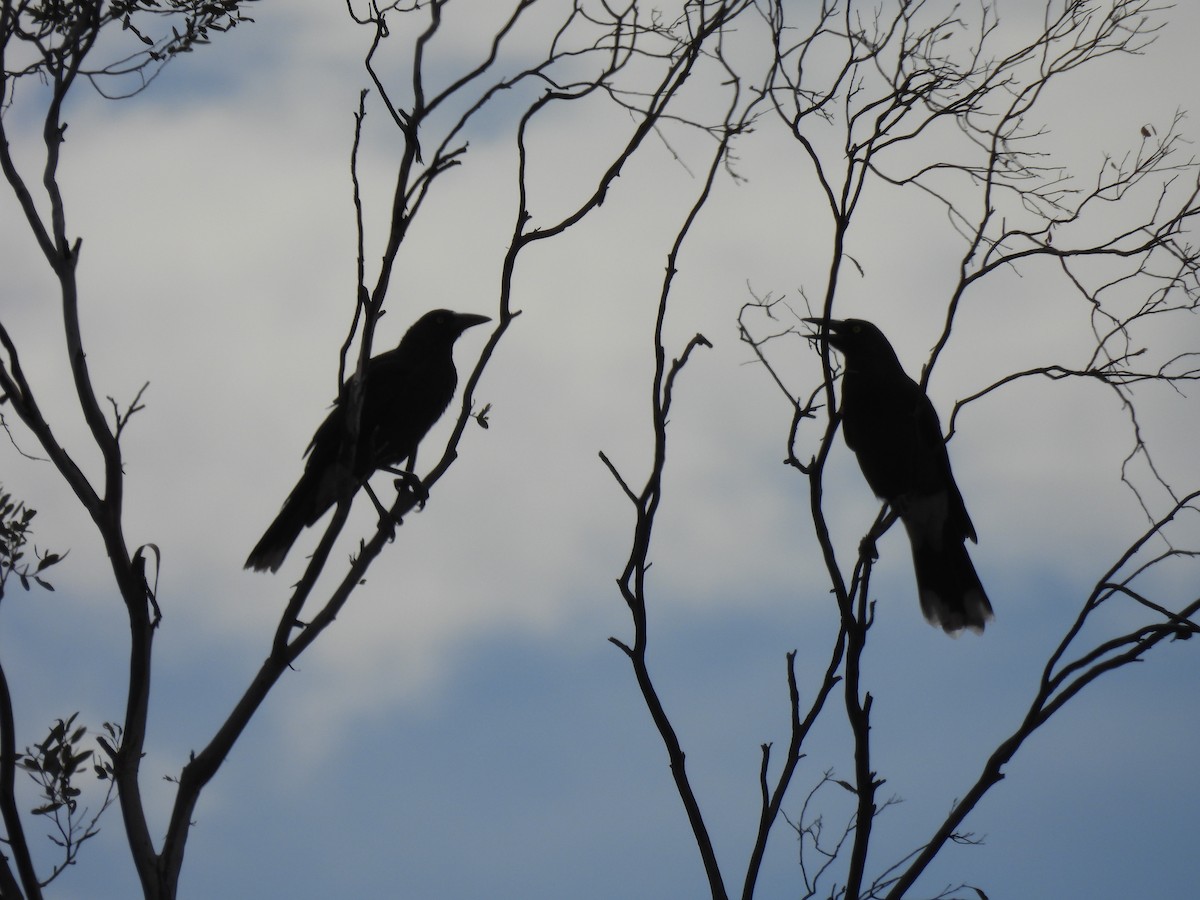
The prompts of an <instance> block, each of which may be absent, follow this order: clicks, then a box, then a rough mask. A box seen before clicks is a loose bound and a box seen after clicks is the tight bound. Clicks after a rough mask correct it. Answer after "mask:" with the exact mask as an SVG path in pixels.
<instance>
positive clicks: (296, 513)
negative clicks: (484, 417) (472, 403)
mask: <svg viewBox="0 0 1200 900" xmlns="http://www.w3.org/2000/svg"><path fill="white" fill-rule="evenodd" d="M490 321H491V319H489V318H488V317H487V316H480V315H475V314H473V313H457V312H452V311H451V310H448V309H435V310H431V311H430V312H427V313H425V315H423V316H421V318H420V319H418V320H417V321H416V323H414V324H413V326H412V327H411V328H409V329H408V331H407V332H406V333H405V335H404V337H403V338H401V340H400V343H399V345H398V346H396V347H395V349H392V350H388V351H387V352H386V353H381V354H379V355H378V356H375V357H372V358H371V359H370V360H369V361H368V362H367V365H366V369H365V372H364V375H363V388H362V406H361V412H360V414H359V423H358V439H357V441H356V444H355V447H354V448H353V452H352V453H349V454H343V452H342V451H343V447H344V444H345V442H346V441H347V440H348V439H349V436H350V428H349V423H348V422H347V421H346V410H347V408H348V406H349V397H350V392H351V390H352V389H353V385H354V380H353V379H351V380H349V381H347V382H346V384H344V385H343V386H342V389H341V391H340V393H339V395H338V398H337V400H336V401H335V402H334V406H333V410H332V411H331V412H330V413H329V415H328V416H327V417H326V419H325V421H324V422H322V423H321V426H320V427H319V428H318V429H317V431H316V433H315V434H314V435H313V438H312V441H310V442H309V445H308V449H306V450H305V451H304V455H305V456H307V457H308V461H307V462H306V463H305V466H304V474H302V475H301V476H300V480H299V482H297V484H296V486H295V488H293V489H292V492H291V493H290V494H289V495H288V498H287V500H285V501H284V504H283V508H282V509H281V510H280V511H279V515H278V516H276V517H275V521H273V522H272V523H271V525H270V527H268V528H267V530H266V532H265V533H264V534H263V536H262V539H261V540H259V542H258V543H257V544H256V545H255V547H254V549H253V550H251V551H250V555H249V556H248V557H247V558H246V564H245V568H247V569H254V570H255V571H258V572H265V571H268V570H269V571H271V572H277V571H279V567H280V566H281V565H283V561H284V558H285V557H286V556H287V554H288V551H289V550H290V549H291V548H292V544H294V543H295V542H296V539H297V538H298V537H299V536H300V532H302V531H303V530H304V529H305V528H307V527H309V526H311V525H315V524H316V522H317V520H319V519H320V518H321V516H323V515H324V514H325V512H326V511H327V510H329V509H330V507H332V506H333V505H334V504H336V503H338V502H339V501H340V500H342V499H343V498H344V497H348V496H351V495H352V494H353V493H355V492H356V491H357V490H358V489H359V488H360V487H363V486H364V485H365V484H366V483H367V480H368V479H369V478H370V477H371V475H372V474H374V473H375V472H376V471H377V470H380V469H385V470H388V471H393V472H396V474H399V475H404V476H405V477H406V478H408V479H409V480H414V478H413V476H411V475H408V474H407V473H402V472H400V471H399V470H398V468H397V467H398V466H400V465H401V464H402V463H404V462H405V461H406V460H407V461H411V460H412V457H413V456H414V455H415V454H416V452H417V445H418V444H419V443H420V442H421V439H422V438H424V437H425V435H426V433H428V431H429V429H430V428H432V427H433V424H434V423H435V422H437V420H438V419H440V418H441V417H442V413H444V412H445V411H446V408H447V407H448V406H449V405H450V401H451V399H453V397H454V390H455V388H456V387H457V385H458V372H457V370H456V369H455V368H454V342H455V341H456V340H458V337H459V335H461V334H462V333H463V332H464V331H466V330H467V329H468V328H471V327H473V326H475V325H479V324H482V323H484V322H490ZM345 459H348V460H350V471H349V472H347V471H346V470H345V463H344V460H345ZM369 490H370V489H369V488H368V491H369ZM372 499H374V495H372ZM376 503H378V501H376Z"/></svg>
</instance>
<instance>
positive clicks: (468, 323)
mask: <svg viewBox="0 0 1200 900" xmlns="http://www.w3.org/2000/svg"><path fill="white" fill-rule="evenodd" d="M455 321H457V322H458V330H459V332H460V333H461V332H463V331H466V330H467V329H468V328H473V327H474V326H476V325H482V324H483V323H484V322H490V321H492V320H491V319H490V318H489V317H487V316H480V315H476V314H475V313H456V314H455Z"/></svg>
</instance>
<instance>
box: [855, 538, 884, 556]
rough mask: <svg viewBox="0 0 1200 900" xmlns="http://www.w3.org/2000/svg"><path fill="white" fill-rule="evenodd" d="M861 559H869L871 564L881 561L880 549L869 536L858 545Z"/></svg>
mask: <svg viewBox="0 0 1200 900" xmlns="http://www.w3.org/2000/svg"><path fill="white" fill-rule="evenodd" d="M858 557H859V559H869V560H870V561H871V562H875V560H877V559H879V549H878V548H877V547H876V546H875V538H874V537H873V536H872V535H867V536H866V537H865V538H863V539H862V540H861V541H860V542H859V544H858Z"/></svg>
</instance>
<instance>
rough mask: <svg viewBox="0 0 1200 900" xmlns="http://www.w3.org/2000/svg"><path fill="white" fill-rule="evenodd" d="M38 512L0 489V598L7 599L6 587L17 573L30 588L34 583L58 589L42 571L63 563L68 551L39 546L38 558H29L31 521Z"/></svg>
mask: <svg viewBox="0 0 1200 900" xmlns="http://www.w3.org/2000/svg"><path fill="white" fill-rule="evenodd" d="M36 515H37V510H36V509H31V508H29V507H27V506H26V505H25V502H24V501H23V500H16V499H14V498H13V496H12V494H10V493H8V492H5V491H3V490H2V489H0V599H3V598H4V586H5V584H6V583H7V582H8V579H9V577H10V576H13V575H16V577H17V580H18V581H19V582H20V583H21V587H23V588H24V589H25V590H27V591H28V590H29V589H30V586H31V584H30V583H31V582H36V583H37V584H39V585H40V586H41V587H44V588H45V589H46V590H48V591H53V590H54V586H53V585H51V584H50V582H48V581H47V580H46V579H45V578H44V577H42V573H43V572H45V570H46V569H49V568H50V567H51V566H53V565H55V564H57V563H59V562H61V561H62V560H63V557H65V556H66V554H65V553H52V552H51V551H49V550H47V551H45V552H44V553H39V552H38V550H37V547H36V546H35V547H34V548H33V557H34V558H33V559H32V560H26V559H25V548H26V546H27V544H28V541H29V535H30V533H31V528H30V523H31V522H32V521H33V517H34V516H36Z"/></svg>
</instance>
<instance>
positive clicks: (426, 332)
mask: <svg viewBox="0 0 1200 900" xmlns="http://www.w3.org/2000/svg"><path fill="white" fill-rule="evenodd" d="M490 321H492V320H491V319H489V318H488V317H487V316H479V315H476V314H475V313H458V312H453V311H452V310H449V309H433V310H430V311H429V312H427V313H425V315H423V316H421V318H419V319H417V321H416V322H415V323H414V324H413V326H412V327H411V328H410V329H408V333H407V334H405V335H404V341H403V342H402V343H410V342H411V343H420V344H429V345H447V344H453V343H454V342H455V341H456V340H457V339H458V336H459V335H460V334H462V333H463V332H464V331H466V330H467V329H468V328H471V327H472V326H474V325H482V324H483V323H484V322H490Z"/></svg>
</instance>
